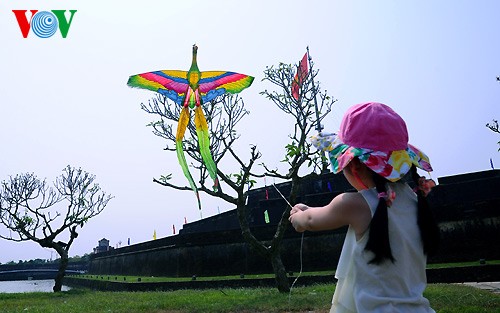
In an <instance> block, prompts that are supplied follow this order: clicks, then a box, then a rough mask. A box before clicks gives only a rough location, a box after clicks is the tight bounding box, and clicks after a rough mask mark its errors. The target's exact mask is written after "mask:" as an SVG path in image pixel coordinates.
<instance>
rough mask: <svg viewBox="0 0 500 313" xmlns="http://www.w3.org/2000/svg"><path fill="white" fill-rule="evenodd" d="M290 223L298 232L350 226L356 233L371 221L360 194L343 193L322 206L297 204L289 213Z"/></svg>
mask: <svg viewBox="0 0 500 313" xmlns="http://www.w3.org/2000/svg"><path fill="white" fill-rule="evenodd" d="M289 220H290V222H291V223H292V226H293V227H294V228H295V230H296V231H298V232H303V231H306V230H311V231H320V230H332V229H337V228H340V227H342V226H345V225H352V226H353V227H354V229H355V230H356V233H358V232H364V231H365V230H366V229H367V228H368V226H369V224H370V221H371V212H370V208H369V207H368V203H366V201H365V199H364V198H363V196H362V195H361V194H360V193H357V192H349V193H343V194H340V195H338V196H336V197H335V198H333V200H332V201H331V202H330V203H329V204H327V205H325V206H323V207H308V206H307V205H305V204H301V203H300V204H297V205H295V206H294V207H293V208H292V210H291V211H290V218H289Z"/></svg>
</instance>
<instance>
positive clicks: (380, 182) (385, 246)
mask: <svg viewBox="0 0 500 313" xmlns="http://www.w3.org/2000/svg"><path fill="white" fill-rule="evenodd" d="M373 181H374V182H375V187H376V189H377V193H387V187H386V183H387V180H386V179H385V178H383V177H382V176H380V175H377V174H375V173H373ZM365 250H368V251H371V252H373V253H374V254H375V257H374V258H373V259H372V260H371V261H370V262H368V263H369V264H380V263H382V262H383V261H384V260H390V261H391V262H394V261H395V260H394V257H393V256H392V252H391V244H390V243H389V219H388V217H387V202H386V200H385V199H384V198H380V199H379V201H378V205H377V209H376V210H375V214H373V217H372V220H371V222H370V232H369V236H368V242H367V243H366V246H365Z"/></svg>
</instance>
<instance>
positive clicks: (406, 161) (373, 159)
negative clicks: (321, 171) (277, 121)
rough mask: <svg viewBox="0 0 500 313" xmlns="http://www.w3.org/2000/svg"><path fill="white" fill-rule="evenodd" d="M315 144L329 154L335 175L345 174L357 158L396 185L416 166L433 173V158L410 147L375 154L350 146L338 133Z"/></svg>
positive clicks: (314, 139) (316, 139) (323, 136)
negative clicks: (431, 160)
mask: <svg viewBox="0 0 500 313" xmlns="http://www.w3.org/2000/svg"><path fill="white" fill-rule="evenodd" d="M311 143H312V144H313V146H315V147H316V148H317V149H319V150H323V151H328V153H329V157H330V162H331V164H332V171H333V172H334V173H339V172H340V171H342V169H344V168H345V167H346V166H347V164H349V162H351V160H352V159H354V158H356V157H357V158H358V159H359V160H360V161H361V162H362V163H364V164H365V165H366V166H367V167H368V168H370V169H371V170H372V171H374V172H375V173H377V174H379V175H380V176H382V177H384V178H385V179H387V180H389V181H392V182H395V181H398V180H400V179H401V178H403V177H404V176H405V175H406V174H407V173H408V172H409V171H410V169H411V167H412V165H415V166H416V167H418V168H420V169H422V170H424V171H427V172H431V171H432V166H431V164H430V162H429V157H428V156H427V155H426V154H424V153H423V152H422V151H420V150H419V149H417V148H416V147H415V146H413V145H410V144H408V147H407V148H406V149H405V150H397V151H389V152H383V151H374V150H371V149H364V148H357V147H351V146H349V145H346V144H344V143H343V142H341V141H340V139H339V137H338V136H337V135H336V134H319V135H317V136H313V137H311Z"/></svg>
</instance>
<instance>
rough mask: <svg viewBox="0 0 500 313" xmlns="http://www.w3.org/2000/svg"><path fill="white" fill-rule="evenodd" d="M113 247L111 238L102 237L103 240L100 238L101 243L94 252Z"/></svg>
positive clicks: (104, 250)
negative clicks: (110, 243) (110, 244)
mask: <svg viewBox="0 0 500 313" xmlns="http://www.w3.org/2000/svg"><path fill="white" fill-rule="evenodd" d="M113 249H114V248H113V247H110V246H109V240H108V239H106V238H102V239H101V240H99V245H98V246H97V247H95V248H94V253H101V252H106V251H109V250H113Z"/></svg>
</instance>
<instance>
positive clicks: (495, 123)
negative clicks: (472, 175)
mask: <svg viewBox="0 0 500 313" xmlns="http://www.w3.org/2000/svg"><path fill="white" fill-rule="evenodd" d="M486 127H488V128H489V129H490V130H491V131H492V132H495V133H499V134H500V129H499V128H498V121H497V120H493V122H492V123H491V124H490V123H486ZM498 144H499V145H500V141H499V142H498ZM498 151H500V148H498Z"/></svg>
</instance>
